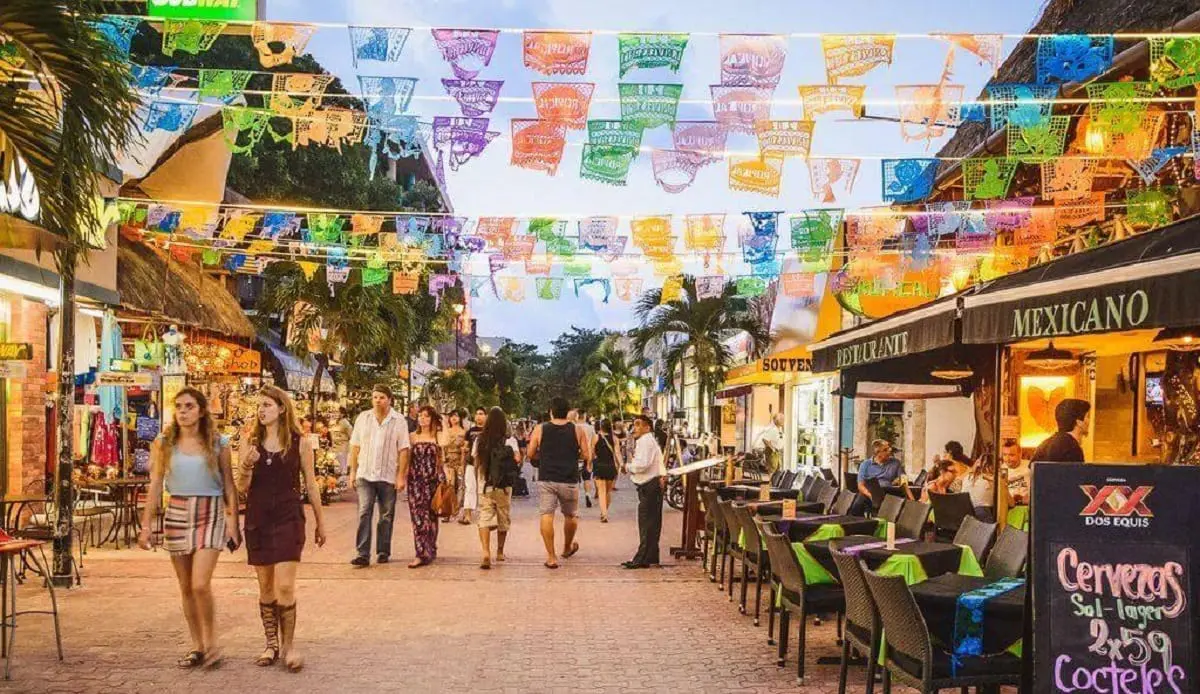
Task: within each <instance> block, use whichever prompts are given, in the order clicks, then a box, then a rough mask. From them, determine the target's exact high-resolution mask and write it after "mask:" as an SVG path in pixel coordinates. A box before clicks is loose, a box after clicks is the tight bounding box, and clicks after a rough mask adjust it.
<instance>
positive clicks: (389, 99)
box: [322, 75, 417, 118]
mask: <svg viewBox="0 0 1200 694" xmlns="http://www.w3.org/2000/svg"><path fill="white" fill-rule="evenodd" d="M358 84H359V86H360V87H361V88H362V96H363V101H364V102H366V105H367V114H368V115H371V116H375V117H379V118H383V117H387V116H398V115H400V114H402V113H404V112H405V111H407V110H408V105H409V102H411V101H412V96H413V92H414V91H416V88H417V78H416V77H376V76H369V75H359V76H358ZM322 91H324V90H322Z"/></svg>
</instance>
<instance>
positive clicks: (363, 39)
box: [350, 26, 412, 66]
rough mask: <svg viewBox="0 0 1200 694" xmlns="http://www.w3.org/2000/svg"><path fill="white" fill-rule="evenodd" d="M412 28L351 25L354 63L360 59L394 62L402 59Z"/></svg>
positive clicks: (351, 45) (356, 63)
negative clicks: (401, 55)
mask: <svg viewBox="0 0 1200 694" xmlns="http://www.w3.org/2000/svg"><path fill="white" fill-rule="evenodd" d="M410 33H412V29H405V28H402V27H365V26H352V27H350V47H351V55H352V56H353V58H354V64H355V65H356V66H357V65H358V61H360V60H378V61H380V62H387V63H394V62H396V61H398V60H400V54H401V53H403V52H404V45H405V44H406V43H408V35H409V34H410Z"/></svg>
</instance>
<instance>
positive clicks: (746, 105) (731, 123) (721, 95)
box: [709, 84, 774, 135]
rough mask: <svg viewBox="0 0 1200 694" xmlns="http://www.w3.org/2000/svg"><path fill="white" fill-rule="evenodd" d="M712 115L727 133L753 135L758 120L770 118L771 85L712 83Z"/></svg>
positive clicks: (772, 90) (772, 91) (772, 89)
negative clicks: (743, 85)
mask: <svg viewBox="0 0 1200 694" xmlns="http://www.w3.org/2000/svg"><path fill="white" fill-rule="evenodd" d="M709 89H710V90H711V93H712V108H713V117H714V118H715V119H716V121H717V123H720V124H721V127H722V128H724V129H725V131H726V132H727V133H729V132H735V133H746V134H747V135H753V134H754V129H755V127H756V126H757V124H758V123H759V122H760V121H765V120H770V119H771V99H772V98H773V97H772V94H773V93H774V88H773V87H753V86H745V87H742V86H726V85H719V84H714V85H712V86H711V87H709Z"/></svg>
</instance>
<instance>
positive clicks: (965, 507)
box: [929, 492, 975, 540]
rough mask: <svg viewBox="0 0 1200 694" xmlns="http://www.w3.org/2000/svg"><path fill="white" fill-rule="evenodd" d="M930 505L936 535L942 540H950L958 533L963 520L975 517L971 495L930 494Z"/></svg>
mask: <svg viewBox="0 0 1200 694" xmlns="http://www.w3.org/2000/svg"><path fill="white" fill-rule="evenodd" d="M929 503H930V505H931V506H932V507H933V527H934V533H935V535H936V536H937V537H938V539H941V540H949V539H950V538H952V537H954V533H956V532H958V527H959V526H960V525H962V522H963V519H964V518H966V517H968V516H974V515H975V506H974V505H973V504H972V503H971V495H970V494H967V493H965V492H963V493H959V494H939V493H937V492H929Z"/></svg>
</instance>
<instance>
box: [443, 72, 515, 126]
mask: <svg viewBox="0 0 1200 694" xmlns="http://www.w3.org/2000/svg"><path fill="white" fill-rule="evenodd" d="M442 86H443V87H445V89H446V93H447V94H449V95H450V96H452V97H453V98H454V100H455V101H457V102H458V108H459V110H460V111H461V112H462V114H463V115H464V116H466V117H468V118H478V117H479V116H486V115H487V114H489V113H491V112H492V110H493V109H495V108H496V104H497V103H498V102H499V101H500V89H501V88H502V87H503V86H504V80H458V79H447V78H443V79H442Z"/></svg>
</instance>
